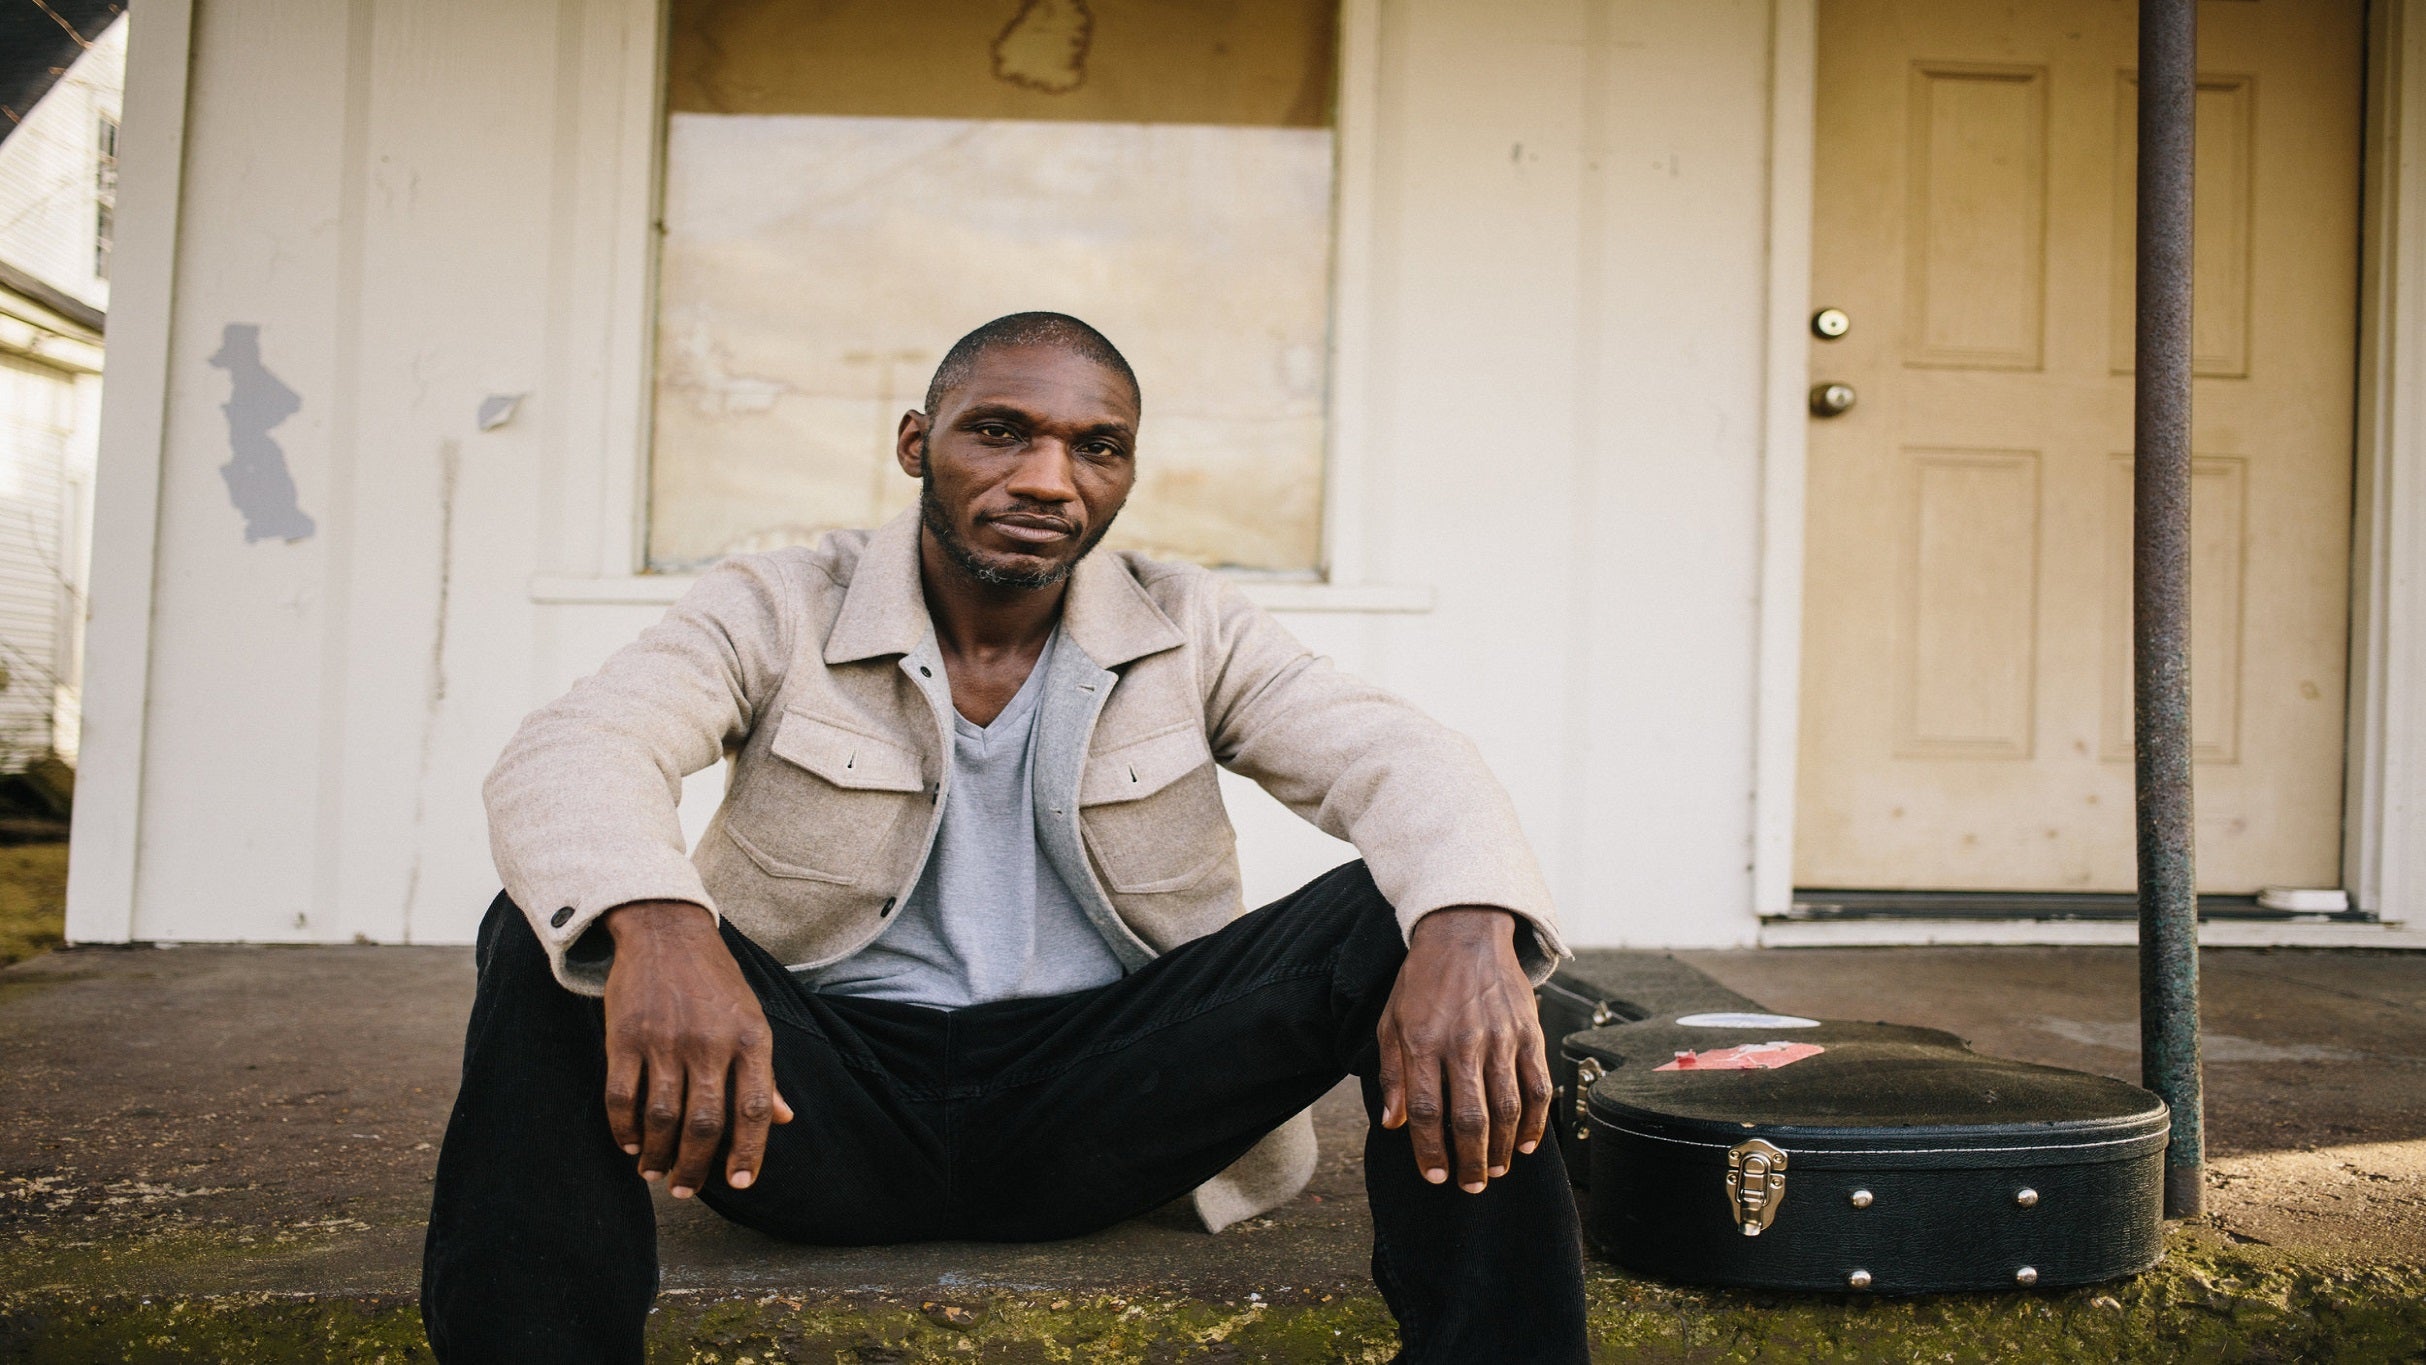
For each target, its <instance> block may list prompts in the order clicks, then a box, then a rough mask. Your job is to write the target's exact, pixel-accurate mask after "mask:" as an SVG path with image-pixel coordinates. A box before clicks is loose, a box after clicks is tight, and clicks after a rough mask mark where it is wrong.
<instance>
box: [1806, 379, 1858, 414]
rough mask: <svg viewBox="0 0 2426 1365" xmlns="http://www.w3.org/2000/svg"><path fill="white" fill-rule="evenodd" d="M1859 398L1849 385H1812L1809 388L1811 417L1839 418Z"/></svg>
mask: <svg viewBox="0 0 2426 1365" xmlns="http://www.w3.org/2000/svg"><path fill="white" fill-rule="evenodd" d="M1858 397H1860V395H1859V394H1856V393H1855V392H1854V391H1853V386H1852V385H1851V384H1814V385H1812V386H1811V415H1812V416H1814V417H1841V416H1843V415H1844V414H1845V412H1846V410H1847V409H1849V408H1851V407H1852V406H1853V403H1854V400H1855V399H1856V398H1858Z"/></svg>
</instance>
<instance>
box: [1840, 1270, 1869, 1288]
mask: <svg viewBox="0 0 2426 1365" xmlns="http://www.w3.org/2000/svg"><path fill="white" fill-rule="evenodd" d="M1845 1284H1846V1287H1848V1288H1851V1289H1868V1288H1869V1287H1870V1272H1869V1271H1867V1270H1856V1271H1854V1272H1853V1273H1852V1274H1850V1275H1847V1276H1846V1277H1845Z"/></svg>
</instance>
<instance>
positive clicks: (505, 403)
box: [473, 393, 527, 431]
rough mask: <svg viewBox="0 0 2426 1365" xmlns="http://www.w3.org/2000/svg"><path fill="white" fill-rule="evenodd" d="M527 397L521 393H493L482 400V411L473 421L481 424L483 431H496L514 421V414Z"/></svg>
mask: <svg viewBox="0 0 2426 1365" xmlns="http://www.w3.org/2000/svg"><path fill="white" fill-rule="evenodd" d="M525 397H527V395H525V394H519V393H492V394H490V395H489V396H488V397H486V398H483V399H481V400H480V411H479V412H478V413H477V414H475V415H474V418H473V420H474V421H476V422H478V423H479V424H480V429H481V430H482V431H495V430H496V429H497V428H499V427H501V426H504V425H505V424H506V423H508V422H511V421H513V420H514V412H515V410H516V409H518V408H520V407H521V406H522V400H523V399H524V398H525Z"/></svg>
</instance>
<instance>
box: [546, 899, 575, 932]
mask: <svg viewBox="0 0 2426 1365" xmlns="http://www.w3.org/2000/svg"><path fill="white" fill-rule="evenodd" d="M572 920H573V907H571V906H569V905H568V906H566V907H564V908H563V909H562V910H559V911H557V912H556V913H555V914H553V915H550V916H548V923H550V924H552V925H555V926H556V927H557V928H559V929H562V928H563V927H564V926H565V925H567V924H570V923H572Z"/></svg>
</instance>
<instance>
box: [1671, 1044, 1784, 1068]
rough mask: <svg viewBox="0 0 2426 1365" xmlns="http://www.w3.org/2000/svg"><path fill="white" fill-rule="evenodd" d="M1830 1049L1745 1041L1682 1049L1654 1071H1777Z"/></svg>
mask: <svg viewBox="0 0 2426 1365" xmlns="http://www.w3.org/2000/svg"><path fill="white" fill-rule="evenodd" d="M1827 1050H1828V1049H1826V1048H1824V1047H1821V1046H1820V1045H1819V1044H1817V1043H1743V1044H1740V1045H1738V1046H1736V1047H1722V1048H1719V1049H1717V1050H1715V1051H1711V1052H1680V1053H1678V1054H1676V1060H1674V1061H1672V1062H1663V1063H1661V1064H1660V1065H1658V1066H1655V1067H1653V1068H1651V1069H1652V1070H1653V1071H1775V1070H1776V1069H1778V1068H1779V1067H1781V1066H1791V1065H1793V1064H1794V1063H1796V1062H1799V1061H1801V1060H1802V1059H1804V1058H1805V1057H1817V1056H1818V1055H1820V1054H1821V1053H1823V1052H1826V1051H1827Z"/></svg>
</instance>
